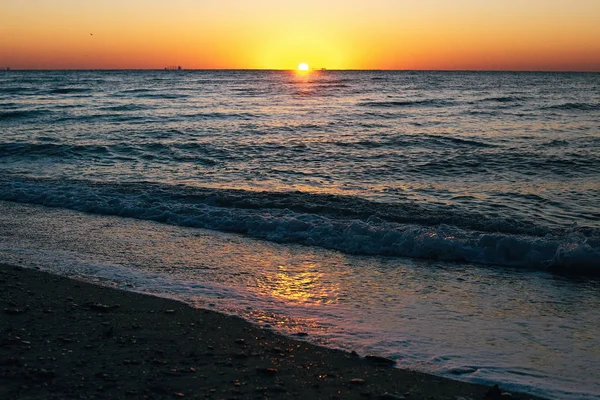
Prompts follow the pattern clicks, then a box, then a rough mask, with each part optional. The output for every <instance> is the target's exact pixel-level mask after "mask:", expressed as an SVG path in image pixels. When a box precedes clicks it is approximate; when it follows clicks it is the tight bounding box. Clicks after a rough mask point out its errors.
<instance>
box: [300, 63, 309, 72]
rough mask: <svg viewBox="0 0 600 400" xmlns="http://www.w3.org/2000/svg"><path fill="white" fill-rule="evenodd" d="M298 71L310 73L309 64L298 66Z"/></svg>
mask: <svg viewBox="0 0 600 400" xmlns="http://www.w3.org/2000/svg"><path fill="white" fill-rule="evenodd" d="M298 71H308V64H307V63H300V64H298Z"/></svg>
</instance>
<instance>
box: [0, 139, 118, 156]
mask: <svg viewBox="0 0 600 400" xmlns="http://www.w3.org/2000/svg"><path fill="white" fill-rule="evenodd" d="M44 141H48V140H44ZM107 152H108V150H107V148H106V147H105V146H99V145H65V144H54V143H0V157H14V156H20V157H28V158H38V157H66V156H73V155H77V154H80V155H83V154H94V153H95V154H106V153H107Z"/></svg>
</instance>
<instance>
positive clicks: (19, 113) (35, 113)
mask: <svg viewBox="0 0 600 400" xmlns="http://www.w3.org/2000/svg"><path fill="white" fill-rule="evenodd" d="M48 113H50V111H49V110H11V111H0V121H2V120H11V119H22V118H35V117H39V116H42V115H44V114H48Z"/></svg>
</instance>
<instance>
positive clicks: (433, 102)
mask: <svg viewBox="0 0 600 400" xmlns="http://www.w3.org/2000/svg"><path fill="white" fill-rule="evenodd" d="M453 104H454V102H452V101H448V100H439V99H426V100H393V101H366V102H361V103H358V104H357V105H358V106H362V107H382V108H392V107H415V106H430V107H445V106H451V105H453Z"/></svg>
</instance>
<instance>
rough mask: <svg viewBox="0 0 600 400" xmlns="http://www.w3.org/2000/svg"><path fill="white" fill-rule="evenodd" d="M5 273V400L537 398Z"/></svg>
mask: <svg viewBox="0 0 600 400" xmlns="http://www.w3.org/2000/svg"><path fill="white" fill-rule="evenodd" d="M501 392H502V391H501V390H498V389H497V388H496V389H491V388H490V387H485V386H481V385H475V384H469V383H464V382H458V381H453V380H449V379H444V378H440V377H435V376H432V375H428V374H424V373H419V372H414V371H406V370H401V369H397V368H394V367H393V366H391V365H389V364H388V363H386V362H385V360H378V359H376V358H375V359H368V358H363V357H359V356H358V355H356V354H351V353H347V352H343V351H338V350H332V349H327V348H323V347H319V346H316V345H312V344H309V343H306V342H302V341H298V340H294V339H290V338H286V337H283V336H281V335H278V334H276V333H274V332H271V331H268V330H264V329H260V328H258V327H256V326H254V325H251V324H249V323H248V322H245V321H244V320H242V319H240V318H236V317H230V316H226V315H222V314H219V313H216V312H213V311H210V310H201V309H194V308H191V307H189V306H187V305H185V304H182V303H180V302H176V301H172V300H167V299H163V298H158V297H152V296H147V295H142V294H137V293H132V292H125V291H120V290H115V289H111V288H107V287H101V286H96V285H92V284H88V283H83V282H79V281H75V280H72V279H68V278H63V277H59V276H55V275H50V274H47V273H44V272H40V271H36V270H30V269H22V268H18V267H13V266H8V265H2V264H0V398H1V399H94V398H95V399H173V398H192V399H195V398H201V399H207V398H208V399H265V398H268V399H280V398H281V399H305V398H306V399H402V398H405V399H452V400H467V399H473V400H474V399H485V398H488V399H521V398H523V399H534V398H535V397H533V396H521V395H518V394H515V393H512V394H510V395H509V394H506V393H501Z"/></svg>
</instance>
